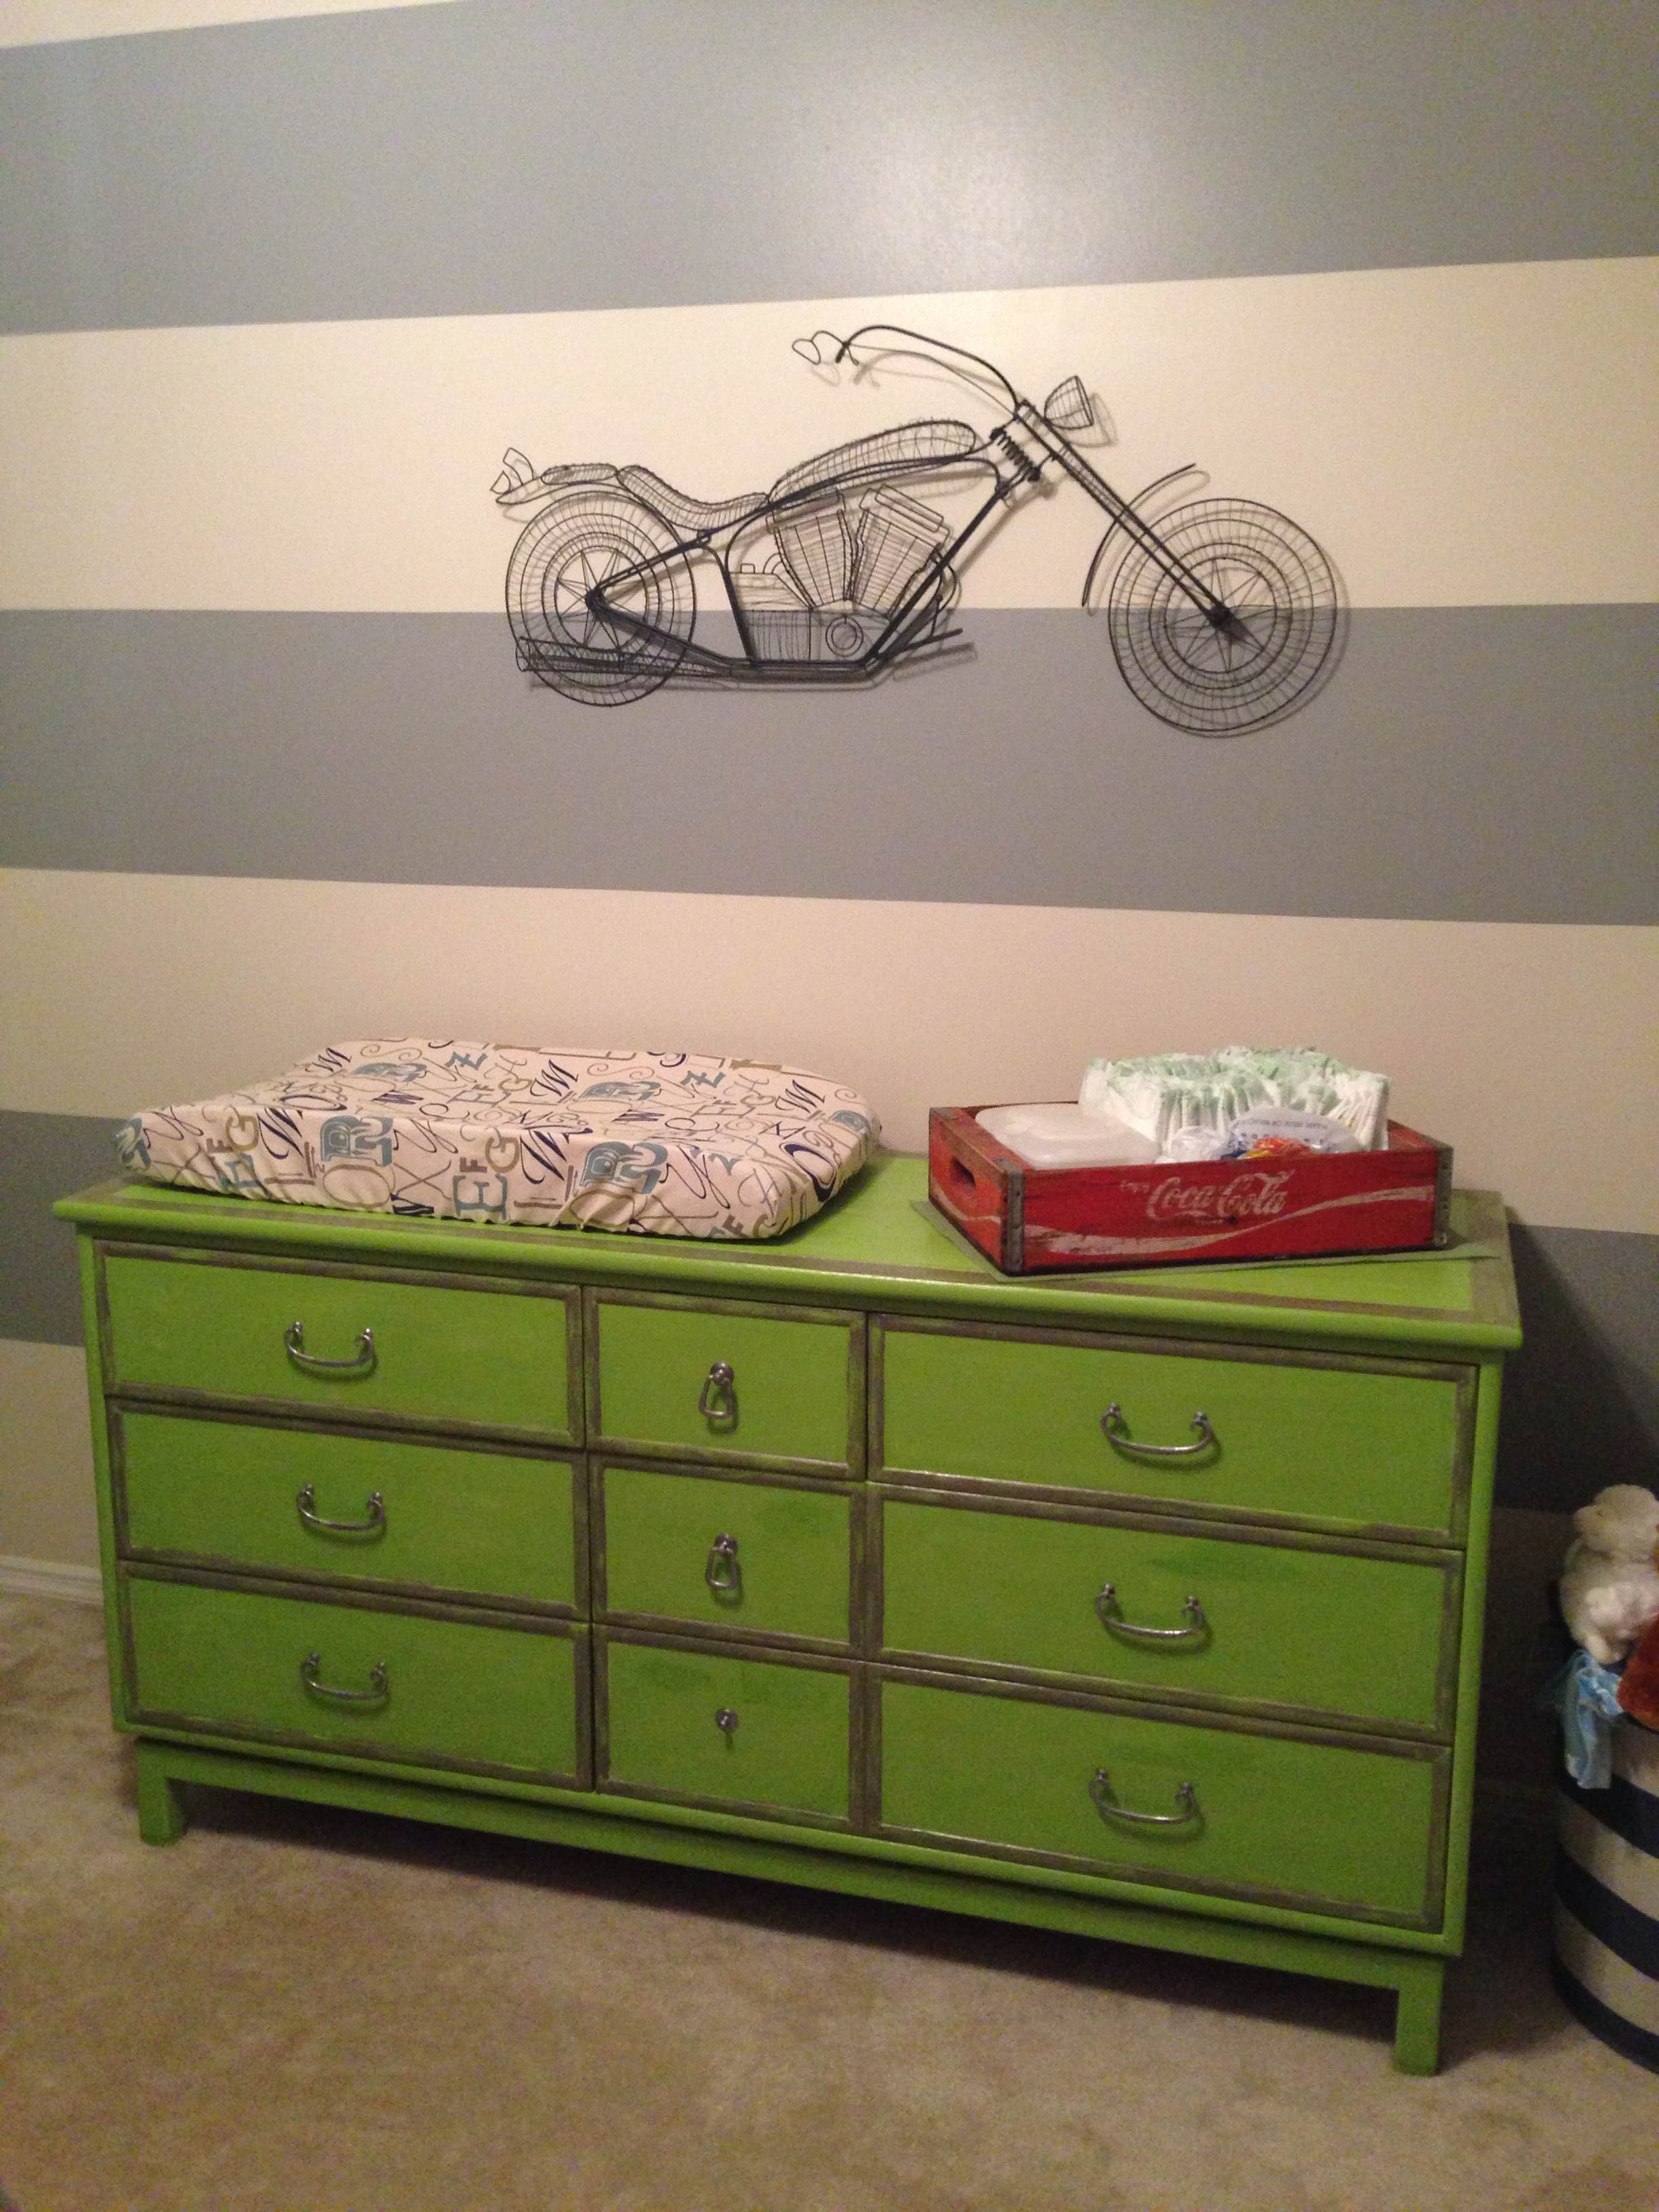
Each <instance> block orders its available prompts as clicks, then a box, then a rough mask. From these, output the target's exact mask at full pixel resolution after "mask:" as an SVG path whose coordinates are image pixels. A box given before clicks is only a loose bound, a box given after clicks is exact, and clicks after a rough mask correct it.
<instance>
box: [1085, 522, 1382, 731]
mask: <svg viewBox="0 0 1659 2212" xmlns="http://www.w3.org/2000/svg"><path fill="white" fill-rule="evenodd" d="M1148 527H1149V528H1151V526H1150V525H1149V526H1148ZM1154 534H1155V535H1156V537H1157V538H1158V543H1159V544H1161V545H1162V546H1164V548H1165V549H1166V550H1168V551H1169V552H1170V553H1172V554H1173V555H1175V556H1176V559H1177V560H1179V561H1180V562H1182V565H1183V566H1184V568H1186V570H1187V571H1188V573H1189V574H1191V575H1192V576H1193V577H1194V579H1195V580H1196V581H1197V583H1198V585H1199V586H1200V588H1201V589H1202V590H1203V591H1204V592H1206V593H1208V594H1210V595H1211V597H1212V599H1214V600H1215V601H1216V602H1218V603H1219V605H1221V606H1222V607H1223V608H1225V610H1226V618H1225V620H1222V619H1219V618H1217V617H1212V615H1211V614H1210V613H1209V612H1208V611H1206V609H1205V608H1204V607H1201V606H1199V605H1195V604H1194V599H1193V598H1192V595H1191V593H1190V592H1189V591H1188V589H1187V588H1186V587H1185V586H1183V585H1182V582H1181V581H1180V580H1178V579H1177V577H1176V576H1172V575H1171V574H1170V572H1169V570H1168V569H1167V568H1165V567H1164V565H1163V564H1162V563H1160V562H1159V561H1158V558H1157V556H1156V555H1155V554H1154V553H1153V552H1152V550H1149V549H1148V548H1147V547H1146V546H1144V545H1132V546H1131V548H1130V550H1129V551H1128V553H1127V555H1126V556H1125V557H1124V559H1123V561H1122V562H1121V563H1120V565H1119V567H1118V569H1117V571H1116V573H1115V575H1114V576H1113V578H1112V581H1111V586H1110V589H1109V592H1108V595H1107V621H1108V627H1109V635H1110V636H1111V641H1112V651H1113V653H1115V656H1116V659H1117V665H1118V668H1119V670H1120V671H1121V674H1122V677H1123V680H1124V682H1125V683H1126V684H1127V685H1128V687H1129V689H1130V690H1131V691H1133V693H1134V695H1135V696H1136V698H1137V699H1139V702H1140V703H1141V705H1142V706H1143V707H1146V708H1148V709H1149V710H1150V712H1152V714H1156V715H1157V716H1158V719H1159V720H1160V721H1164V722H1168V723H1170V724H1171V725H1172V726H1174V727H1175V728H1176V729H1177V730H1189V731H1192V732H1194V733H1195V734H1196V735H1198V736H1200V737H1232V736H1235V735H1236V734H1237V732H1240V731H1243V730H1256V729H1261V727H1263V726H1264V725H1266V724H1267V723H1269V722H1276V721H1278V720H1280V719H1281V717H1282V716H1284V715H1285V714H1289V713H1290V712H1291V708H1293V707H1295V706H1297V705H1298V704H1299V703H1300V702H1301V701H1302V700H1303V699H1304V698H1305V697H1306V696H1307V694H1308V692H1309V691H1310V690H1311V689H1312V687H1313V686H1314V685H1315V684H1316V683H1317V682H1318V680H1319V678H1320V676H1321V674H1322V671H1323V670H1324V669H1325V666H1326V665H1327V663H1328V660H1329V659H1330V656H1331V653H1332V650H1333V648H1334V646H1335V644H1336V641H1337V635H1338V630H1339V627H1340V622H1341V599H1340V593H1339V592H1338V590H1337V584H1336V579H1335V577H1334V575H1333V574H1332V573H1331V566H1330V563H1329V562H1328V561H1327V559H1326V558H1325V556H1324V555H1323V553H1322V552H1321V550H1320V549H1319V547H1318V546H1317V545H1316V544H1315V543H1314V541H1313V539H1312V538H1310V537H1309V536H1308V534H1307V532H1306V531H1304V530H1301V529H1299V528H1298V527H1297V525H1296V524H1295V523H1294V522H1291V520H1289V519H1288V517H1286V516H1285V515H1282V514H1279V513H1275V511H1274V510H1273V508H1272V507H1261V506H1258V505H1257V504H1256V502H1255V501H1253V500H1246V499H1206V500H1199V501H1195V502H1194V504H1193V505H1192V506H1190V507H1177V508H1176V511H1175V513H1173V514H1171V515H1169V516H1168V517H1166V518H1165V520H1164V521H1162V522H1160V523H1159V524H1158V526H1157V528H1156V532H1155V533H1154Z"/></svg>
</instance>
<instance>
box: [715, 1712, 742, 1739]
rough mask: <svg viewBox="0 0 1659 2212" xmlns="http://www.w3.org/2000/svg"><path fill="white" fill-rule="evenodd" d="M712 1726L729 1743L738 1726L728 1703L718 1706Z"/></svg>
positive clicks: (736, 1718) (735, 1716)
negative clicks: (718, 1709)
mask: <svg viewBox="0 0 1659 2212" xmlns="http://www.w3.org/2000/svg"><path fill="white" fill-rule="evenodd" d="M714 1726H715V1727H716V1728H717V1729H719V1730H720V1734H721V1735H723V1736H724V1737H725V1738H726V1741H727V1742H728V1743H730V1742H731V1741H732V1736H733V1735H735V1734H736V1732H737V1726H738V1717H737V1715H736V1714H735V1713H734V1712H733V1711H732V1708H731V1706H730V1705H722V1706H721V1707H720V1711H719V1712H717V1713H716V1714H715V1716H714Z"/></svg>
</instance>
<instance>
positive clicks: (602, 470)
mask: <svg viewBox="0 0 1659 2212" xmlns="http://www.w3.org/2000/svg"><path fill="white" fill-rule="evenodd" d="M614 483H617V471H616V470H615V468H614V467H613V466H612V465H611V463H610V462H609V461H564V462H562V463H560V465H558V466H557V467H556V468H550V469H543V470H542V471H541V472H540V473H539V474H538V475H537V476H532V477H525V478H523V479H522V480H521V481H520V480H515V478H514V477H513V473H512V472H511V471H510V470H503V471H502V473H501V475H500V476H498V477H496V479H495V483H493V484H492V485H491V486H490V489H491V490H492V491H493V492H494V493H495V502H496V505H497V506H498V507H528V506H530V505H532V503H534V502H535V501H541V500H549V499H556V498H558V497H559V495H561V494H562V493H563V492H567V491H574V490H576V489H578V488H579V487H580V486H581V485H584V484H614Z"/></svg>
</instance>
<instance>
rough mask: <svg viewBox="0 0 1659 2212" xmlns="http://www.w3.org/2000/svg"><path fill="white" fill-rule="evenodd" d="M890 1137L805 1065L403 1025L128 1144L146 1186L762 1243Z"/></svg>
mask: <svg viewBox="0 0 1659 2212" xmlns="http://www.w3.org/2000/svg"><path fill="white" fill-rule="evenodd" d="M880 1134H881V1129H880V1124H879V1122H878V1121H877V1119H876V1116H875V1115H874V1114H873V1113H872V1110H871V1109H870V1107H869V1106H868V1105H867V1104H866V1102H865V1101H864V1100H863V1099H862V1098H861V1097H859V1096H858V1095H857V1093H856V1092H854V1091H849V1090H848V1089H847V1088H845V1086H843V1085H841V1084H838V1083H832V1082H830V1081H829V1080H828V1079H826V1078H824V1077H823V1076H820V1075H813V1074H810V1073H807V1072H806V1071H805V1069H802V1068H794V1067H780V1066H772V1065H769V1064H768V1063H764V1062H762V1061H758V1060H724V1059H717V1058H714V1057H712V1056H710V1055H708V1054H700V1053H684V1052H673V1053H648V1052H620V1051H615V1050H605V1049H600V1050H587V1049H586V1048H583V1049H580V1050H579V1049H575V1048H556V1047H552V1046H546V1045H517V1044H476V1043H470V1042H465V1041H462V1040H459V1039H455V1038H445V1039H443V1040H441V1041H433V1040H428V1039H422V1038H414V1037H397V1038H371V1039H362V1040H359V1041H358V1042H355V1043H350V1044H338V1045H331V1046H329V1047H328V1048H326V1050H325V1051H323V1052H319V1054H317V1055H316V1057H315V1058H314V1059H313V1060H302V1061H301V1063H300V1065H299V1066H297V1067H293V1068H290V1069H289V1071H288V1072H287V1073H285V1074H283V1075H279V1076H276V1077H274V1078H273V1079H271V1080H270V1081H269V1082H265V1083H257V1084H252V1085H249V1086H248V1088H247V1089H246V1090H242V1091H227V1092H226V1093H225V1094H224V1095H223V1096H222V1097H218V1098H209V1099H204V1100H200V1101H198V1102H197V1103H194V1104H191V1105H185V1106H168V1107H158V1108H155V1109H150V1110H149V1111H146V1112H143V1113H140V1114H137V1115H134V1116H133V1118H132V1119H131V1121H127V1122H125V1123H124V1124H123V1125H122V1127H120V1128H119V1129H118V1131H117V1132H116V1150H117V1152H118V1155H119V1158H120V1160H121V1164H122V1165H123V1166H124V1167H125V1169H126V1170H128V1172H129V1173H130V1174H132V1175H136V1176H142V1177H143V1178H144V1179H146V1180H147V1181H149V1182H161V1183H175V1184H184V1185H186V1186H189V1187H191V1188H195V1189H198V1190H211V1191H217V1192H220V1193H226V1192H229V1193H233V1194H238V1195H240V1196H242V1197H246V1198H264V1199H276V1200H287V1201H289V1202H291V1203H295V1204H299V1205H305V1206H335V1207H345V1208H349V1209H351V1210H353V1211H356V1212H386V1213H397V1214H404V1215H410V1214H416V1215H418V1214H435V1215H446V1216H448V1217H450V1218H456V1219H471V1220H486V1221H502V1222H507V1221H520V1222H534V1223H537V1224H538V1225H540V1226H542V1227H544V1228H551V1227H574V1226H580V1227H584V1228H589V1229H611V1230H624V1231H635V1232H636V1233H648V1234H651V1235H654V1236H663V1237H777V1236H781V1234H782V1233H783V1232H784V1231H786V1230H788V1229H793V1227H795V1225H797V1224H798V1223H799V1222H802V1221H805V1219H806V1218H808V1217H809V1216H810V1215H811V1214H813V1213H816V1212H817V1211H818V1209H819V1207H820V1206H823V1205H824V1204H825V1203H826V1201H827V1200H829V1199H830V1198H832V1197H833V1196H834V1195H835V1194H836V1191H837V1190H839V1189H840V1188H841V1187H842V1184H843V1183H845V1182H848V1181H849V1180H850V1179H851V1177H852V1176H854V1175H855V1174H857V1172H858V1170H860V1168H861V1167H862V1166H863V1165H864V1164H865V1162H866V1160H868V1159H869V1158H871V1156H872V1153H873V1152H875V1149H876V1146H877V1144H878V1140H879V1138H880Z"/></svg>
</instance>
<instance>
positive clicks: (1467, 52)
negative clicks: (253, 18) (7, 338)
mask: <svg viewBox="0 0 1659 2212" xmlns="http://www.w3.org/2000/svg"><path fill="white" fill-rule="evenodd" d="M1656 75H1659V13H1656V11H1655V10H1654V9H1651V8H1647V7H1641V6H1632V5H1630V4H1629V0H1541V4H1534V5H1530V6H1528V7H1526V8H1508V7H1494V6H1492V5H1491V4H1490V0H1437V4H1436V5H1434V6H1432V7H1425V6H1424V5H1422V4H1421V0H1367V4H1366V5H1364V6H1363V7H1355V6H1354V5H1352V0H1227V4H1226V6H1225V7H1224V8H1216V7H1205V6H1194V5H1190V4H1188V5H1186V6H1176V7H1172V6H1170V4H1169V0H1046V4H1045V5H1044V6H1042V8H1040V9H1039V8H1036V7H1033V6H1031V5H1029V4H1026V5H1020V4H1018V0H1015V4H1010V0H956V4H955V5H953V6H951V7H949V8H945V9H939V8H930V7H919V6H914V5H913V6H910V7H893V6H889V5H883V4H881V0H815V4H814V5H813V6H811V7H810V8H803V7H799V6H796V5H791V4H789V0H771V4H770V5H769V6H763V7H762V8H759V9H757V8H756V7H755V6H754V5H752V4H740V0H704V4H702V5H701V6H698V7H695V8H692V7H687V6H686V5H684V0H562V4H556V3H555V0H473V4H471V5H469V6H466V7H464V8H432V9H426V8H421V9H408V10H397V9H392V10H386V11H377V12H374V13H368V14H363V15H335V16H324V17H311V18H304V19H298V20H290V21H276V22H267V23H258V24H252V25H246V26H241V27H223V28H217V29H210V30H203V31H195V32H176V33H167V34H166V35H165V36H149V37H144V36H133V37H129V38H121V39H106V40H90V41H88V42H86V43H84V44H72V45H52V46H34V47H28V48H21V49H16V50H13V51H11V52H7V53H5V54H3V56H0V234H3V235H4V237H5V238H6V240H7V251H6V254H5V257H4V262H3V265H0V329H3V330H8V331H43V330H86V329H102V328H112V327H116V326H139V325H167V324H198V323H220V322H265V321H289V320H312V319H324V320H326V319H339V318H351V317H363V316H387V315H447V314H460V313H502V312H507V311H514V310H543V309H553V308H574V307H635V306H647V305H660V304H665V303H672V302H682V301H694V302H708V301H743V300H753V299H793V298H800V299H817V298H827V297H835V296H841V295H863V294H868V293H879V292H900V293H904V292H914V291H940V290H955V289H984V288H996V287H1002V286H1009V285H1043V284H1067V283H1111V282H1121V281H1138V280H1145V279H1148V278H1167V277H1194V276H1196V277H1203V276H1224V275H1225V276H1251V275H1258V274H1276V273H1284V272H1291V271H1300V270H1326V269H1337V268H1369V267H1382V268H1397V267H1403V266H1413V265H1424V264H1431V263H1457V262H1478V261H1501V260H1528V259H1554V258H1577V257H1580V256H1602V255H1620V254H1632V253H1644V252H1651V251H1652V250H1653V249H1654V246H1655V241H1656V223H1655V217H1654V200H1653V195H1652V191H1651V189H1650V186H1651V179H1652V175H1653V170H1654V165H1655V155H1656V150H1659V149H1656V146H1655V137H1654V132H1655V108H1654V104H1653V101H1652V97H1651V93H1652V86H1653V83H1654V82H1655V78H1656Z"/></svg>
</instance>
